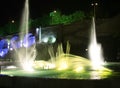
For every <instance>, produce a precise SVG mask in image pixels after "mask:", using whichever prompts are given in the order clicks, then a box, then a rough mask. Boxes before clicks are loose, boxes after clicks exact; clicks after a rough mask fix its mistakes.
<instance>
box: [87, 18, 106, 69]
mask: <svg viewBox="0 0 120 88" xmlns="http://www.w3.org/2000/svg"><path fill="white" fill-rule="evenodd" d="M88 53H89V58H90V60H91V63H92V69H93V70H99V69H101V68H102V65H104V58H103V55H102V48H101V45H100V44H98V43H97V39H96V31H95V19H94V17H93V19H92V27H91V34H90V44H89V47H88Z"/></svg>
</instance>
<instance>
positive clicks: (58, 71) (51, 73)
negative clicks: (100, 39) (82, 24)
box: [1, 0, 111, 79]
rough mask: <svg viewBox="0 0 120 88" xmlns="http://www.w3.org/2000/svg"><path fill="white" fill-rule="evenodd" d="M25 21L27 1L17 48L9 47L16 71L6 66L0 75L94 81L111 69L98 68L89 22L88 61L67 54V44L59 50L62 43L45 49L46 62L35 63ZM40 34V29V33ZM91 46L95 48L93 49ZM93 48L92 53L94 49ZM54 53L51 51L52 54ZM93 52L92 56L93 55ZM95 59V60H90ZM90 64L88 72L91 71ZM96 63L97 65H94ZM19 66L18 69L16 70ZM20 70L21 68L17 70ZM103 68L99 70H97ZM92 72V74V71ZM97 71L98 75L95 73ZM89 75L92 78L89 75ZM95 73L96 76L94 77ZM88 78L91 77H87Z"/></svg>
mask: <svg viewBox="0 0 120 88" xmlns="http://www.w3.org/2000/svg"><path fill="white" fill-rule="evenodd" d="M28 21H29V2H28V0H26V2H25V8H24V12H23V16H22V22H21V26H20V29H21V32H20V35H19V36H20V40H19V42H18V43H19V44H18V45H19V46H20V48H16V46H15V45H14V44H13V45H12V46H13V48H14V50H15V55H14V56H15V58H16V59H17V60H18V61H17V63H18V64H19V66H18V67H17V68H13V69H11V68H10V67H7V68H5V69H2V72H1V73H2V74H7V75H11V76H30V77H41V78H44V77H45V78H47V77H48V78H59V79H63V78H66V79H94V78H93V77H94V75H93V74H95V77H97V79H100V78H106V77H107V76H108V75H110V74H111V70H109V69H107V68H104V67H103V66H101V65H102V64H103V59H102V58H103V57H102V56H101V55H100V54H101V48H100V46H99V45H98V44H97V42H96V41H97V40H96V34H95V22H94V19H93V28H92V34H93V36H92V34H91V43H90V46H89V54H90V59H91V60H89V59H87V58H84V57H81V56H76V55H72V54H70V44H69V42H67V47H66V52H64V51H63V47H62V44H59V45H58V48H57V50H55V49H54V47H53V46H51V45H50V47H49V48H48V52H49V55H50V59H49V60H48V61H45V60H35V58H36V54H39V52H37V51H36V44H35V41H32V44H31V40H35V37H31V38H30V37H29V36H31V34H30V33H29V30H28V29H29V27H28ZM40 33H41V30H40ZM39 37H40V39H39V43H41V40H42V39H41V34H40V36H39ZM94 47H95V48H94ZM94 49H95V50H94ZM54 50H55V51H54ZM94 51H95V52H97V53H96V54H95V52H94ZM93 56H95V57H93ZM91 62H92V69H91ZM96 64H97V65H96ZM19 67H20V68H19ZM21 68H22V69H21ZM101 68H102V69H103V68H104V71H105V72H103V70H100V69H101ZM93 70H94V72H92V71H93ZM97 70H99V72H96V71H97ZM91 74H92V75H91ZM96 74H97V75H96ZM91 76H92V77H91Z"/></svg>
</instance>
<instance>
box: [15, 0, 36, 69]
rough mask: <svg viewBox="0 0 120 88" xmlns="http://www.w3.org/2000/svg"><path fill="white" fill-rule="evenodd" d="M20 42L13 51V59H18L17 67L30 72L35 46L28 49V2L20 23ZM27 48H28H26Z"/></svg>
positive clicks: (34, 55)
mask: <svg viewBox="0 0 120 88" xmlns="http://www.w3.org/2000/svg"><path fill="white" fill-rule="evenodd" d="M20 31H21V32H20V35H19V36H20V41H21V47H22V48H20V49H15V51H16V53H15V57H16V59H18V62H19V65H20V66H21V67H22V69H24V70H27V71H32V70H33V69H32V65H33V62H34V59H35V57H36V49H35V45H32V46H31V47H29V33H28V32H29V1H28V0H26V1H25V5H24V9H23V14H22V21H21V26H20ZM28 47H29V48H28Z"/></svg>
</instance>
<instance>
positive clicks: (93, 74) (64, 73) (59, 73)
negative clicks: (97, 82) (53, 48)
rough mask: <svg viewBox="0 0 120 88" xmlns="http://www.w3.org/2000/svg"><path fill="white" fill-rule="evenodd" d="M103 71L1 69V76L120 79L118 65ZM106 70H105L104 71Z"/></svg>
mask: <svg viewBox="0 0 120 88" xmlns="http://www.w3.org/2000/svg"><path fill="white" fill-rule="evenodd" d="M104 67H105V69H104V70H82V71H80V72H76V71H73V70H71V69H67V70H57V69H35V70H34V71H31V72H30V71H24V70H21V69H19V68H12V69H2V70H1V74H4V75H9V76H22V77H39V78H57V79H110V78H120V63H108V64H106V65H105V66H104ZM106 69H107V70H106Z"/></svg>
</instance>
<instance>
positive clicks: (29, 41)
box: [23, 33, 36, 47]
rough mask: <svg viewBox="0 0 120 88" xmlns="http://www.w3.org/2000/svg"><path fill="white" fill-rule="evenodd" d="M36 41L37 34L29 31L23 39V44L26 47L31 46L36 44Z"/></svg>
mask: <svg viewBox="0 0 120 88" xmlns="http://www.w3.org/2000/svg"><path fill="white" fill-rule="evenodd" d="M35 43H36V42H35V36H34V35H33V34H32V33H28V34H26V35H25V37H24V39H23V46H24V47H30V46H32V45H34V44H35Z"/></svg>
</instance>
